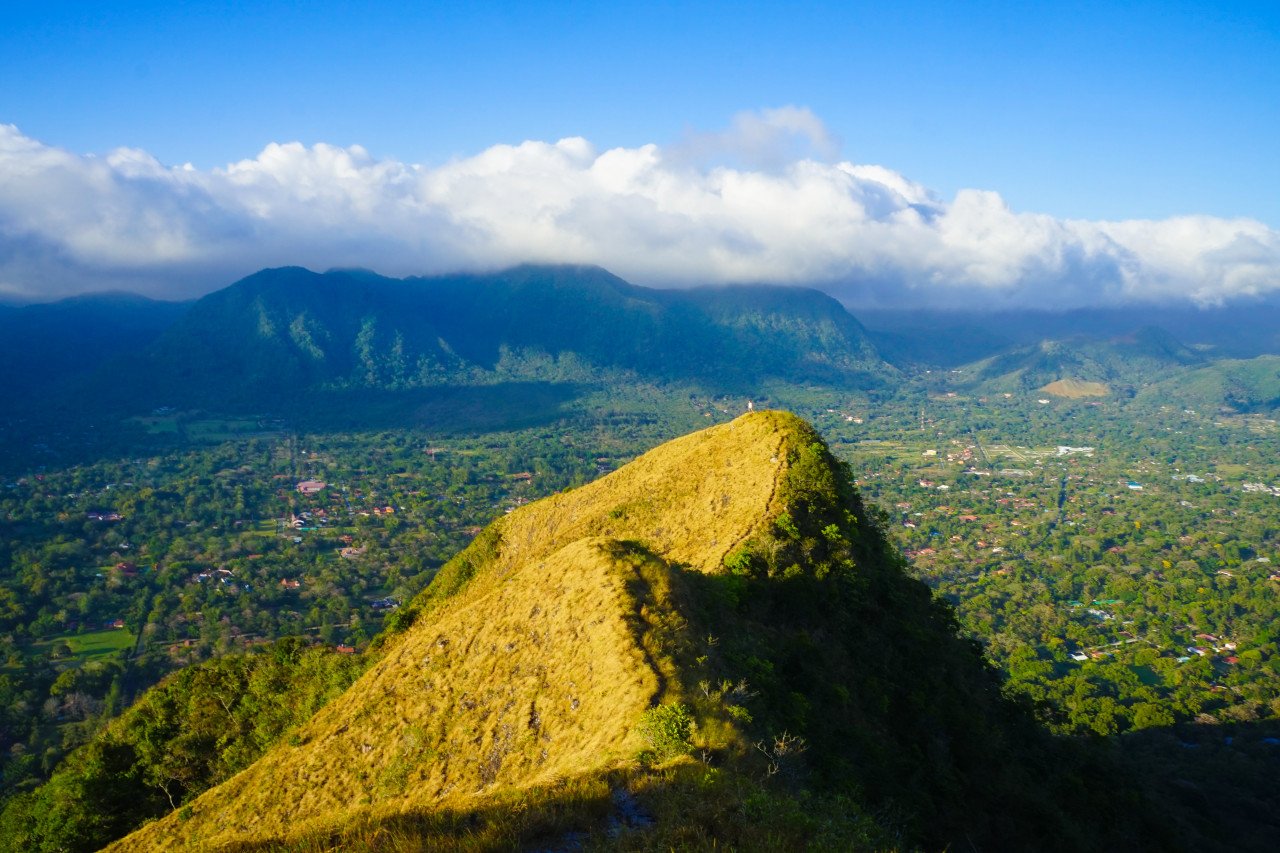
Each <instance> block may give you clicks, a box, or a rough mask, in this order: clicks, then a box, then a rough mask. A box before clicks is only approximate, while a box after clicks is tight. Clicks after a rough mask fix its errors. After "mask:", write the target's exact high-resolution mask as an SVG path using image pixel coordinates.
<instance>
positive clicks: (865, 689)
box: [109, 412, 1168, 850]
mask: <svg viewBox="0 0 1280 853" xmlns="http://www.w3.org/2000/svg"><path fill="white" fill-rule="evenodd" d="M882 525H883V521H882V520H879V519H878V517H877V515H876V514H875V513H874V512H873V511H872V510H870V509H869V508H867V507H866V506H865V505H864V504H863V503H862V501H861V498H860V497H859V496H858V494H857V492H856V490H855V489H854V488H853V486H852V482H851V477H850V472H849V471H848V469H847V467H845V466H842V465H841V464H840V463H838V462H837V461H836V460H835V459H834V458H833V457H831V455H830V453H829V451H828V450H827V449H826V447H825V445H824V444H823V443H822V442H821V440H820V439H819V438H818V437H817V434H816V433H815V432H814V431H813V429H812V428H811V427H809V426H808V425H807V424H805V423H804V422H803V421H800V420H799V419H798V418H796V417H794V416H792V415H788V414H785V413H780V412H757V413H753V414H748V415H744V416H742V417H740V418H738V419H737V420H735V421H733V422H730V423H728V424H724V425H721V426H718V427H713V428H710V429H708V430H703V431H701V432H698V433H693V434H691V435H688V436H685V437H683V438H680V439H676V440H674V441H673V442H669V443H668V444H665V445H662V446H660V447H659V448H656V449H655V450H653V451H650V452H649V453H648V454H645V455H644V456H642V457H640V458H639V459H637V460H635V461H634V462H632V463H629V464H628V465H626V466H624V467H622V468H620V469H618V470H617V471H615V472H614V473H612V474H610V475H607V476H606V477H604V478H602V479H601V480H597V481H595V482H594V483H591V484H588V485H586V486H583V487H580V488H578V489H574V490H570V491H568V492H564V493H561V494H560V495H557V496H554V497H551V498H547V499H544V500H543V501H539V502H537V503H534V504H529V505H527V506H525V507H522V508H519V509H517V510H515V511H513V512H512V513H510V514H509V515H507V516H505V517H504V518H502V519H499V520H498V521H497V522H495V523H494V524H493V525H491V526H490V527H489V528H487V529H486V531H485V532H483V533H482V534H481V535H480V536H478V537H477V539H476V540H475V541H473V543H472V544H471V545H470V546H468V548H466V549H465V550H464V551H462V552H461V553H460V554H458V556H457V557H455V558H454V559H453V560H452V561H450V562H449V563H448V564H447V565H446V566H445V567H444V568H443V569H442V570H441V572H440V573H439V575H438V576H437V577H436V579H435V580H434V581H433V582H432V584H431V586H429V587H428V589H427V590H426V591H424V593H422V594H421V595H420V596H419V598H418V599H416V600H415V601H414V602H413V604H412V605H411V606H410V607H408V608H405V609H404V610H403V611H402V613H401V614H400V615H399V616H398V617H397V618H396V619H395V620H393V621H394V624H393V625H392V627H391V630H390V633H388V634H387V635H385V636H384V638H383V640H382V651H381V652H380V654H381V657H380V659H379V660H377V661H376V662H375V663H374V664H373V665H372V666H371V667H370V669H369V670H368V671H366V672H365V674H364V675H363V676H362V677H361V678H360V680H358V681H357V682H356V683H355V684H354V685H353V686H352V687H351V688H350V689H348V690H347V691H346V692H345V693H343V694H342V695H341V696H339V697H338V698H337V699H335V700H333V701H332V702H331V703H330V704H328V705H326V706H325V707H324V708H323V709H322V710H321V711H320V712H319V713H318V714H317V715H316V716H315V717H313V718H312V720H311V721H310V722H308V723H306V724H304V725H303V726H302V727H301V728H300V729H298V730H297V731H296V733H295V734H294V735H293V736H291V737H290V738H288V739H287V740H286V741H285V742H283V743H278V744H277V745H275V746H274V747H272V748H271V749H270V750H269V751H268V752H267V753H266V755H264V756H263V757H262V758H261V759H259V761H258V762H257V763H255V764H254V765H252V766H250V767H249V768H248V769H246V770H245V771H243V772H241V773H240V774H238V775H237V776H235V777H233V778H232V779H230V780H229V781H228V782H226V783H223V785H221V786H219V787H217V788H214V789H211V790H209V791H207V792H205V793H204V794H202V795H201V796H200V797H198V798H197V799H195V800H194V801H192V802H190V803H188V804H187V806H185V807H184V808H183V809H182V810H180V811H178V812H173V813H171V814H170V815H169V816H167V817H165V818H162V819H161V820H159V821H156V822H155V823H152V824H148V825H147V826H145V827H143V828H142V829H140V830H138V832H136V833H135V834H133V835H131V836H129V837H127V838H125V839H123V840H121V841H119V842H117V843H116V844H115V845H113V846H112V847H111V848H109V849H111V850H158V849H173V848H176V847H180V846H183V845H187V846H190V845H196V846H199V845H204V846H216V847H219V848H223V849H240V850H258V849H274V848H277V847H280V846H282V845H283V846H288V845H303V846H305V845H307V844H311V845H313V846H314V845H318V846H322V847H331V846H334V845H336V846H339V847H342V848H344V849H345V848H356V849H363V848H373V847H376V846H377V843H376V842H375V841H374V840H373V839H375V838H385V835H380V833H385V832H388V831H390V830H389V827H393V826H395V827H400V829H398V830H397V831H399V832H402V833H408V835H403V836H402V837H403V838H404V839H405V843H409V841H408V840H407V839H409V838H413V839H416V840H415V841H413V842H412V843H416V844H419V845H422V844H426V845H427V846H430V847H433V848H435V847H459V846H465V844H466V843H468V842H466V841H465V839H466V838H467V837H468V833H470V832H471V831H472V829H471V828H474V827H476V826H477V824H475V823H474V820H475V819H476V816H477V815H480V814H486V815H489V816H490V817H488V818H485V820H486V821H490V820H491V821H492V822H493V823H496V825H497V828H496V829H492V832H494V833H496V834H494V835H492V836H489V835H486V836H484V837H485V838H487V839H489V840H488V841H485V842H482V843H483V844H484V845H487V846H505V847H516V846H521V845H527V844H529V843H534V840H535V838H536V837H537V835H536V834H537V833H538V832H545V831H547V827H548V826H559V827H562V829H563V828H564V827H569V828H571V829H572V831H574V832H584V833H588V834H589V835H592V834H593V835H592V837H595V838H597V839H599V840H601V841H602V842H603V839H604V838H606V837H614V836H609V835H608V832H610V830H609V829H608V828H607V824H602V823H601V813H600V811H599V809H600V806H599V804H600V803H601V802H602V798H603V802H609V801H610V800H611V799H616V798H617V797H622V798H623V799H626V798H628V797H638V798H640V799H639V800H638V802H639V803H640V806H641V807H642V808H643V809H646V810H648V813H649V814H651V815H654V816H656V817H654V818H652V819H650V820H648V821H647V822H645V821H640V822H639V823H638V824H637V825H636V826H634V827H632V828H631V829H628V830H626V831H625V833H624V836H623V837H625V838H627V839H629V841H628V844H630V845H631V846H635V847H637V848H638V849H667V848H668V847H670V846H677V847H679V846H690V845H692V846H707V845H709V844H711V843H713V842H715V843H721V844H730V845H731V846H743V847H759V846H762V845H765V844H766V843H769V844H773V845H776V844H777V843H779V842H778V839H779V838H784V839H786V840H785V841H784V842H782V843H783V846H787V847H791V846H796V847H799V846H808V845H810V844H815V843H818V844H820V843H822V842H821V841H820V840H821V839H835V838H839V839H842V840H841V841H840V842H839V843H836V842H835V841H830V840H829V841H827V842H826V843H827V844H828V845H835V846H840V847H844V848H848V847H850V846H853V847H858V848H873V847H884V846H886V840H887V839H889V838H898V839H899V840H900V841H901V842H902V843H905V844H907V845H925V846H934V847H942V846H947V845H949V844H953V843H956V841H957V840H958V839H960V838H968V839H970V843H976V844H980V845H992V846H1005V847H1007V846H1009V845H1015V846H1017V845H1021V846H1025V845H1026V844H1027V843H1030V842H1032V841H1035V842H1037V843H1039V844H1040V845H1041V846H1048V847H1056V848H1059V849H1081V848H1086V849H1087V848H1089V847H1092V846H1099V847H1101V846H1103V845H1102V844H1100V843H1099V839H1104V838H1105V839H1107V842H1108V843H1123V844H1125V845H1126V846H1129V847H1133V848H1135V849H1142V848H1143V847H1148V846H1160V844H1161V843H1163V842H1164V841H1165V840H1166V839H1164V838H1163V837H1162V836H1161V834H1160V833H1159V832H1158V831H1157V832H1156V833H1155V835H1153V836H1152V837H1153V838H1154V839H1156V841H1155V842H1145V843H1144V841H1143V836H1142V835H1141V834H1135V833H1140V830H1141V828H1142V827H1143V825H1144V823H1145V818H1144V817H1143V815H1144V814H1145V812H1144V811H1143V807H1142V806H1141V802H1140V798H1139V799H1134V797H1133V796H1129V797H1125V796H1115V797H1114V798H1113V797H1112V792H1104V793H1103V794H1098V793H1094V792H1091V789H1090V786H1089V782H1088V780H1089V778H1090V774H1089V766H1088V764H1087V762H1084V763H1082V762H1081V759H1080V757H1079V756H1078V755H1074V754H1073V753H1068V752H1063V751H1061V750H1060V749H1059V748H1058V747H1055V746H1053V745H1052V744H1049V743H1047V742H1046V741H1043V740H1042V739H1040V738H1039V736H1038V735H1037V734H1036V733H1035V732H1036V730H1035V727H1034V724H1032V723H1031V721H1030V718H1029V717H1026V716H1025V715H1024V714H1023V713H1022V712H1021V711H1020V710H1019V709H1018V708H1017V707H1015V706H1012V705H1010V704H1009V703H1007V702H1006V700H1004V699H1003V698H1002V696H1001V692H1000V686H999V680H998V678H997V677H996V676H995V673H994V672H993V671H992V670H991V669H990V668H989V666H987V665H986V664H985V663H984V661H983V659H982V656H981V654H980V652H979V650H978V649H977V648H976V647H975V646H974V644H972V643H971V642H970V641H968V640H965V639H963V638H962V637H960V636H959V635H958V627H957V624H956V622H955V619H954V616H953V615H951V614H950V611H949V609H948V608H947V607H946V606H945V605H943V604H940V603H939V602H938V601H937V600H936V599H934V598H933V597H932V595H931V594H930V593H929V591H928V589H927V588H926V587H924V585H923V584H920V583H919V582H916V581H913V580H910V579H908V578H907V577H906V575H905V574H904V573H903V570H902V568H903V564H902V558H901V556H900V555H898V554H897V552H896V551H894V550H893V548H892V546H890V545H889V544H888V542H887V540H886V539H885V537H884V533H883V530H882ZM872 650H873V651H874V653H873V654H871V653H869V652H871V651H872ZM806 745H807V746H808V747H811V748H809V749H807V750H806V748H805V747H806ZM646 755H647V756H648V757H645V756H646ZM694 755H700V756H701V758H700V759H699V758H694V757H693V756H694ZM1047 766H1054V767H1056V769H1057V771H1058V775H1056V776H1054V777H1053V778H1050V779H1048V780H1044V779H1042V778H1040V777H1041V775H1042V774H1043V769H1042V767H1047ZM699 780H701V781H699ZM1033 780H1034V783H1033ZM514 801H520V802H523V803H525V806H524V807H523V808H507V807H506V806H503V805H502V804H503V803H511V802H514ZM801 802H804V803H807V804H808V805H807V807H801V806H799V805H798V804H799V803H801ZM676 803H681V804H682V805H680V806H676V805H675V804H676ZM752 803H755V804H756V805H754V806H753V805H752ZM531 804H533V805H531ZM766 804H767V805H766ZM762 807H763V808H766V810H767V812H768V813H769V814H771V815H772V817H771V818H769V819H768V820H766V821H765V822H764V823H763V824H761V823H760V821H758V820H753V819H752V818H751V817H750V815H751V814H752V813H753V810H754V813H756V814H757V815H758V814H760V812H759V809H760V808H762ZM495 809H496V811H495ZM527 809H533V812H532V813H530V812H528V811H526V810H527ZM797 809H800V811H798V812H797V811H796V810H797ZM806 809H807V811H808V812H814V810H815V809H816V810H817V813H818V814H820V815H821V818H820V820H817V821H816V822H815V821H814V820H812V819H809V818H808V817H802V815H804V814H805V811H806ZM726 810H727V811H726ZM1125 810H1128V811H1129V812H1130V813H1129V814H1128V816H1127V819H1126V821H1125V822H1122V823H1118V824H1116V826H1115V827H1113V828H1111V829H1106V827H1107V826H1108V824H1107V823H1106V821H1116V820H1117V813H1118V812H1120V813H1123V812H1125ZM466 815H471V816H472V817H471V818H467V817H466ZM495 815H496V816H495ZM557 815H558V816H559V817H556V816H557ZM877 815H878V816H877ZM566 821H568V823H566ZM485 826H486V831H490V828H489V827H490V824H489V823H486V824H485ZM405 827H407V829H406V828H405ZM564 831H568V830H564ZM531 832H532V833H534V835H530V834H529V833H531ZM853 838H857V839H861V840H860V841H858V842H857V843H853V842H851V841H849V839H853ZM614 839H615V841H616V837H614ZM765 839H773V840H772V841H770V842H766V841H765ZM872 839H879V840H878V841H876V840H872ZM470 843H480V842H475V841H474V840H473V841H472V842H470ZM556 843H558V842H555V841H554V840H553V841H552V843H551V846H555V844H556ZM891 846H898V842H893V843H892V845H891ZM1165 846H1168V845H1165Z"/></svg>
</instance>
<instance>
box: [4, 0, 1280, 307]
mask: <svg viewBox="0 0 1280 853" xmlns="http://www.w3.org/2000/svg"><path fill="white" fill-rule="evenodd" d="M0 81H3V84H2V85H0V123H5V124H11V125H14V126H16V128H17V130H18V131H19V132H20V133H21V135H22V137H23V138H25V139H28V140H35V141H37V142H38V143H40V144H41V145H42V146H47V147H50V148H56V149H62V150H65V151H67V152H69V153H72V154H76V155H83V154H91V153H92V154H98V155H106V154H107V153H108V152H110V151H112V150H113V149H117V148H120V147H128V148H136V149H141V150H144V151H146V152H149V154H150V155H153V156H154V157H155V158H156V159H157V160H158V161H159V162H160V163H161V164H164V165H165V166H177V165H180V164H183V163H187V162H189V163H191V164H193V165H194V166H195V167H196V169H198V170H211V169H216V168H219V167H224V166H226V165H227V164H229V163H233V162H237V161H240V160H244V159H246V158H254V157H256V156H257V155H258V154H259V152H260V151H262V150H263V148H264V147H265V146H267V145H269V144H270V143H286V142H291V141H299V142H301V143H303V144H304V145H305V146H312V145H314V144H316V143H327V144H330V145H334V146H340V147H346V146H352V145H359V146H362V149H363V150H364V151H366V152H367V153H368V155H369V156H370V157H371V158H373V159H374V160H379V161H382V160H386V161H394V162H398V163H404V164H421V165H424V166H428V167H436V166H441V165H444V164H447V163H449V162H451V161H456V160H458V159H465V158H468V157H473V156H475V155H477V154H478V153H480V152H483V151H485V150H487V149H489V148H490V147H491V146H494V145H496V144H502V143H505V144H517V143H520V142H522V141H524V140H536V141H541V142H546V143H554V142H556V141H557V140H559V139H562V138H565V137H579V136H580V137H584V138H585V139H587V140H589V141H590V143H591V144H592V145H593V146H594V148H595V149H596V150H598V151H605V150H608V149H611V148H614V147H622V148H628V149H634V148H638V147H640V146H644V145H646V144H649V143H655V144H657V145H659V146H664V147H665V149H666V150H671V151H676V150H682V146H684V147H686V148H687V145H686V143H688V142H689V141H690V140H694V141H695V142H697V141H698V140H703V141H705V139H706V138H708V137H714V136H715V134H718V133H723V132H724V131H725V129H726V128H729V127H731V126H732V125H733V123H734V122H735V120H736V118H735V117H740V116H741V115H743V114H752V113H753V112H754V113H759V112H760V111H764V110H770V109H776V108H782V107H795V108H802V109H805V110H807V111H808V112H809V114H811V115H812V116H813V117H815V118H816V120H818V121H820V122H821V123H822V125H823V126H824V131H823V132H824V134H825V136H824V139H829V140H834V143H833V144H831V145H825V146H818V147H819V148H820V149H821V150H819V151H817V153H816V154H815V155H814V156H816V157H817V158H818V159H825V160H828V161H832V160H840V161H848V162H851V163H855V164H864V165H871V164H875V165H879V166H883V167H886V168H888V169H891V170H893V171H894V172H896V173H897V174H899V175H902V176H905V178H907V179H909V180H910V181H912V182H915V183H918V184H919V185H922V186H923V187H926V188H928V189H929V190H930V191H932V192H933V193H935V194H937V196H938V198H940V199H942V200H943V201H944V202H947V203H949V200H951V199H953V198H954V197H955V196H956V193H958V192H960V191H962V190H965V189H978V190H991V191H995V192H997V193H999V194H1000V197H1001V198H1002V200H1003V202H1004V203H1005V204H1007V205H1008V207H1009V208H1010V209H1011V210H1013V211H1015V212H1019V213H1043V214H1048V215H1050V216H1052V217H1055V218H1057V219H1059V220H1076V219H1080V220H1094V221H1097V220H1134V219H1164V218H1167V217H1175V216H1182V215H1204V216H1210V217H1219V218H1227V219H1230V218H1236V217H1244V218H1250V219H1253V220H1257V221H1258V222H1260V223H1262V224H1264V225H1266V226H1267V227H1268V228H1269V229H1270V232H1271V235H1274V232H1275V229H1276V228H1280V156H1277V155H1276V152H1277V151H1280V4H1277V3H1275V2H1269V3H1222V4H1208V3H1175V2H1161V3H1141V2H1136V3H1115V2H1113V3H1070V2H1063V3H1056V4H1017V3H982V2H974V3H938V2H929V3H921V2H898V3H892V4H886V3H883V2H877V3H848V2H846V3H839V4H825V5H824V4H807V5H805V7H804V8H803V9H797V8H795V7H794V5H793V4H744V3H735V4H729V3H707V4H668V3H648V4H637V5H635V6H630V7H624V6H622V5H621V4H592V3H554V4H534V3H513V4H503V3H495V4H472V3H383V4H376V5H375V4H368V5H366V4H361V3H335V2H327V3H302V2H297V3H279V2H266V3H228V2H220V3H218V2H209V3H190V4H187V3H173V2H166V3H127V2H122V3H115V4H98V3H56V2H14V0H8V2H6V3H4V4H3V6H0ZM801 136H804V134H801ZM806 139H809V137H805V139H802V140H801V142H802V143H805V140H806ZM809 141H811V140H809ZM806 144H807V143H806ZM695 147H696V145H695ZM730 147H732V146H730ZM801 148H802V149H803V150H802V151H801V154H803V153H806V152H807V153H811V154H812V153H814V152H813V151H811V150H809V149H810V148H812V146H809V147H808V148H806V147H805V145H802V146H801ZM740 154H741V152H740V151H735V150H729V151H726V152H720V153H719V154H717V155H715V156H713V157H712V158H711V159H712V160H713V161H715V162H717V163H727V164H729V165H745V166H748V167H750V166H753V165H758V164H752V163H746V164H742V163H740V162H737V161H735V160H734V158H735V157H737V156H739V155H740ZM717 158H718V159H717ZM703 165H704V166H706V167H707V168H710V165H709V164H708V163H704V164H703ZM1264 242H1265V241H1264ZM604 260H607V258H604ZM659 277H660V276H659ZM730 277H732V276H730ZM10 278H12V275H11V276H10ZM55 278H56V276H55ZM51 280H52V279H51ZM0 286H3V282H0ZM14 286H15V285H13V283H12V281H10V283H9V287H10V288H11V289H12V288H13V287H14Z"/></svg>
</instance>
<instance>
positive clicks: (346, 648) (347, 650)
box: [334, 643, 356, 655]
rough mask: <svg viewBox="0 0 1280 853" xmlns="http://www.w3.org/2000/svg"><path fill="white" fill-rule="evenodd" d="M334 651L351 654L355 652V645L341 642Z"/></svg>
mask: <svg viewBox="0 0 1280 853" xmlns="http://www.w3.org/2000/svg"><path fill="white" fill-rule="evenodd" d="M334 651H336V652H337V653H338V654H340V655H353V654H355V653H356V648H355V646H348V645H346V644H345V643H343V644H339V645H338V647H337V648H336V649H335V650H334Z"/></svg>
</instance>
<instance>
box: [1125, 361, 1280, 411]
mask: <svg viewBox="0 0 1280 853" xmlns="http://www.w3.org/2000/svg"><path fill="white" fill-rule="evenodd" d="M1140 396H1141V398H1142V399H1145V400H1150V401H1151V402H1153V403H1165V402H1170V401H1172V402H1176V403H1178V404H1180V405H1183V406H1190V407H1193V408H1199V409H1206V410H1211V409H1216V408H1219V407H1225V408H1228V409H1232V410H1236V411H1243V412H1252V411H1271V410H1274V409H1277V408H1280V356H1271V355H1263V356H1258V357H1257V358H1251V359H1244V360H1234V359H1226V360H1223V361H1217V362H1214V363H1212V364H1208V365H1205V366H1204V367H1201V368H1198V369H1196V370H1190V371H1187V372H1185V373H1183V374H1181V375H1179V376H1175V377H1170V378H1168V379H1165V380H1163V381H1161V382H1158V383H1156V384H1154V385H1152V386H1151V387H1150V388H1148V389H1146V390H1144V391H1143V392H1142V394H1141V395H1140Z"/></svg>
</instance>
